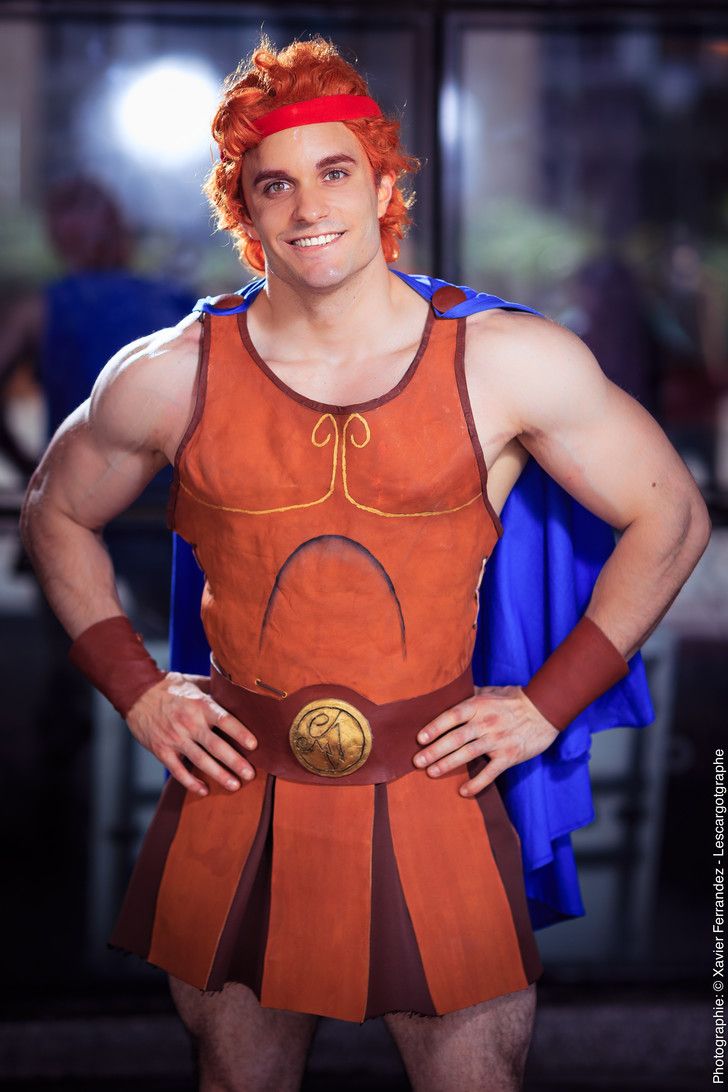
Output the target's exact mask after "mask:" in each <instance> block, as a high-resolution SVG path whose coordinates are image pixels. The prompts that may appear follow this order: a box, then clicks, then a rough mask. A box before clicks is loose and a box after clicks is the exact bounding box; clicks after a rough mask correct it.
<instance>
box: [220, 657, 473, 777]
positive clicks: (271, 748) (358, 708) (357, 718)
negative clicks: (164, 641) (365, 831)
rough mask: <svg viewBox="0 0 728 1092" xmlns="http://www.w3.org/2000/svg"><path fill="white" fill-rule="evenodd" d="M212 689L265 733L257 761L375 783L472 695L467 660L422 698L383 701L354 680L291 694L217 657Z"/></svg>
mask: <svg viewBox="0 0 728 1092" xmlns="http://www.w3.org/2000/svg"><path fill="white" fill-rule="evenodd" d="M210 680H211V682H210V692H211V694H212V697H213V698H214V699H215V701H217V702H218V703H219V704H220V705H222V706H224V708H225V709H227V710H229V712H231V713H232V714H233V716H235V717H237V719H238V720H240V721H242V723H243V724H244V725H245V726H246V728H249V729H250V731H251V732H252V733H253V735H254V736H255V738H256V739H257V741H258V746H257V747H256V748H255V750H253V751H248V750H246V749H244V748H242V747H240V746H238V745H237V744H235V741H234V740H230V737H229V736H226V737H225V738H226V739H227V740H228V741H230V742H232V743H233V745H234V746H235V748H236V750H238V751H239V752H240V753H241V754H244V755H245V756H246V758H248V759H250V761H251V763H252V765H253V766H255V768H256V769H260V770H264V771H266V772H268V773H272V774H275V775H276V776H277V777H282V778H285V779H286V780H287V781H301V782H305V783H308V784H317V785H322V784H338V785H372V784H376V783H378V782H382V781H394V780H395V778H398V777H402V776H403V775H404V774H407V773H411V772H412V771H413V770H416V769H417V767H416V766H414V765H413V763H412V759H413V757H414V756H415V755H416V754H417V752H418V751H420V750H421V749H422V745H421V744H420V743H418V742H417V733H418V732H419V730H420V729H421V728H422V727H424V725H425V724H427V723H428V722H429V721H431V720H433V719H434V718H435V717H436V716H438V714H439V713H443V712H444V711H445V710H446V709H449V708H450V707H451V706H453V705H456V704H457V703H458V702H460V701H464V700H465V699H466V698H469V697H471V696H472V695H473V694H474V692H475V688H474V685H473V675H472V669H471V668H470V667H468V668H467V669H466V670H465V671H464V672H463V673H462V675H460V676H458V678H456V679H453V680H452V682H449V683H447V684H446V685H445V686H441V687H440V688H439V689H438V690H432V691H430V692H429V693H428V694H419V695H418V696H417V697H416V698H405V699H403V700H402V701H391V702H387V703H385V704H383V705H377V703H376V702H373V701H370V700H369V699H368V698H366V697H364V695H363V694H359V693H358V692H357V691H356V690H351V689H349V687H347V686H337V685H335V684H329V683H316V684H315V685H313V686H304V687H302V688H301V689H300V690H296V691H294V692H293V693H291V694H287V695H286V696H285V697H281V698H277V697H272V696H270V695H268V694H259V693H256V692H255V691H253V690H248V689H247V688H246V687H244V686H238V685H237V684H236V683H234V682H232V680H231V679H229V678H227V676H225V675H224V674H223V673H222V671H221V670H220V668H219V667H218V666H217V664H216V663H215V660H214V658H213V659H212V660H211V665H210Z"/></svg>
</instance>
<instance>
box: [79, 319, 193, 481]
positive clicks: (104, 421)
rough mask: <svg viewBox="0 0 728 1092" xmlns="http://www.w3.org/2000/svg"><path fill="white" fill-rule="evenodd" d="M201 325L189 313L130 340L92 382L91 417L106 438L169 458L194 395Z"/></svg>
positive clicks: (91, 424)
mask: <svg viewBox="0 0 728 1092" xmlns="http://www.w3.org/2000/svg"><path fill="white" fill-rule="evenodd" d="M201 333H202V326H201V324H200V322H199V316H197V315H196V314H191V315H188V316H186V317H185V318H184V319H182V320H181V322H179V323H178V324H177V325H176V326H172V327H169V328H167V329H163V330H157V331H155V332H154V333H152V334H148V335H147V336H146V337H143V338H139V339H138V340H137V341H133V342H131V343H130V344H129V345H126V346H125V347H124V348H123V349H120V350H119V352H118V353H116V355H115V356H113V357H112V358H111V360H110V361H109V362H108V364H107V365H106V366H105V367H104V369H103V371H102V372H101V373H100V375H99V377H98V379H97V380H96V383H95V384H94V388H93V391H92V393H91V397H90V399H89V410H88V413H89V423H90V426H91V428H92V430H93V431H94V432H96V433H97V434H99V435H103V437H104V439H105V440H106V441H107V442H111V443H117V444H118V445H119V446H122V447H126V446H136V445H141V446H144V447H146V448H155V449H158V450H160V451H163V452H164V453H165V454H166V455H167V456H168V458H170V461H172V459H173V457H174V452H175V451H176V448H177V446H178V444H179V440H180V439H181V437H182V435H183V433H184V431H185V428H186V427H187V422H188V421H189V419H190V417H191V415H192V412H193V409H194V401H195V392H196V380H197V372H198V367H199V358H200V341H201Z"/></svg>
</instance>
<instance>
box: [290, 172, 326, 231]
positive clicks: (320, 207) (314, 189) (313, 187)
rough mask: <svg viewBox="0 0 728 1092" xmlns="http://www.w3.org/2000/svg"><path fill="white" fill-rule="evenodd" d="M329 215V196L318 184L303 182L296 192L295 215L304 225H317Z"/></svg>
mask: <svg viewBox="0 0 728 1092" xmlns="http://www.w3.org/2000/svg"><path fill="white" fill-rule="evenodd" d="M328 214H329V203H328V196H327V194H326V193H325V192H324V191H323V190H322V189H321V187H320V186H319V185H318V184H317V183H316V182H302V183H301V184H300V185H299V187H298V189H297V190H296V200H295V201H294V203H293V215H294V216H295V218H296V220H297V221H298V222H300V223H304V224H315V223H316V222H317V221H318V220H323V219H325V217H327V216H328Z"/></svg>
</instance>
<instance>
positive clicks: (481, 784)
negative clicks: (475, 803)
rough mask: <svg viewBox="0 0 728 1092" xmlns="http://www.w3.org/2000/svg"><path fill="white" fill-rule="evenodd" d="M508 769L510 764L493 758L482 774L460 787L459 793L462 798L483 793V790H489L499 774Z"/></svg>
mask: <svg viewBox="0 0 728 1092" xmlns="http://www.w3.org/2000/svg"><path fill="white" fill-rule="evenodd" d="M507 769H508V762H507V761H505V760H504V759H502V758H501V759H495V758H492V759H491V760H490V762H489V763H488V765H487V766H485V767H484V768H483V769H482V770H481V771H480V773H478V774H476V775H475V777H473V778H471V779H470V780H469V781H464V782H463V784H462V785H461V786H460V789H459V792H460V795H461V796H474V795H475V793H478V792H480V791H481V789H485V788H487V786H488V785H491V784H492V783H493V782H494V781H495V779H496V777H498V775H499V774H502V773H503V771H504V770H507Z"/></svg>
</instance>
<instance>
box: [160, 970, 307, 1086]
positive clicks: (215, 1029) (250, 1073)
mask: <svg viewBox="0 0 728 1092" xmlns="http://www.w3.org/2000/svg"><path fill="white" fill-rule="evenodd" d="M169 988H170V991H171V994H172V999H173V1001H174V1003H175V1006H176V1008H177V1012H178V1013H179V1015H180V1017H181V1019H182V1022H183V1023H184V1025H185V1027H186V1028H187V1030H188V1032H189V1033H190V1035H191V1036H192V1039H193V1042H194V1044H195V1048H196V1057H197V1062H198V1068H199V1081H200V1083H199V1088H200V1089H201V1092H297V1090H298V1088H299V1087H300V1084H301V1079H302V1077H303V1071H304V1069H305V1067H306V1058H307V1055H308V1050H309V1047H310V1045H311V1040H312V1038H313V1034H314V1031H315V1030H316V1025H317V1023H318V1020H319V1018H318V1016H312V1015H309V1014H308V1013H302V1012H288V1011H286V1010H283V1009H269V1008H263V1006H262V1005H261V1004H260V1003H259V1002H258V999H257V997H256V996H255V994H254V993H253V991H252V990H250V989H248V987H247V986H243V985H242V984H241V983H239V982H228V983H226V985H225V987H224V988H223V989H222V990H221V991H220V992H219V993H202V992H201V991H200V990H198V989H196V987H194V986H188V985H187V983H186V982H181V981H180V980H179V979H178V978H174V977H173V976H172V975H169Z"/></svg>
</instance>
